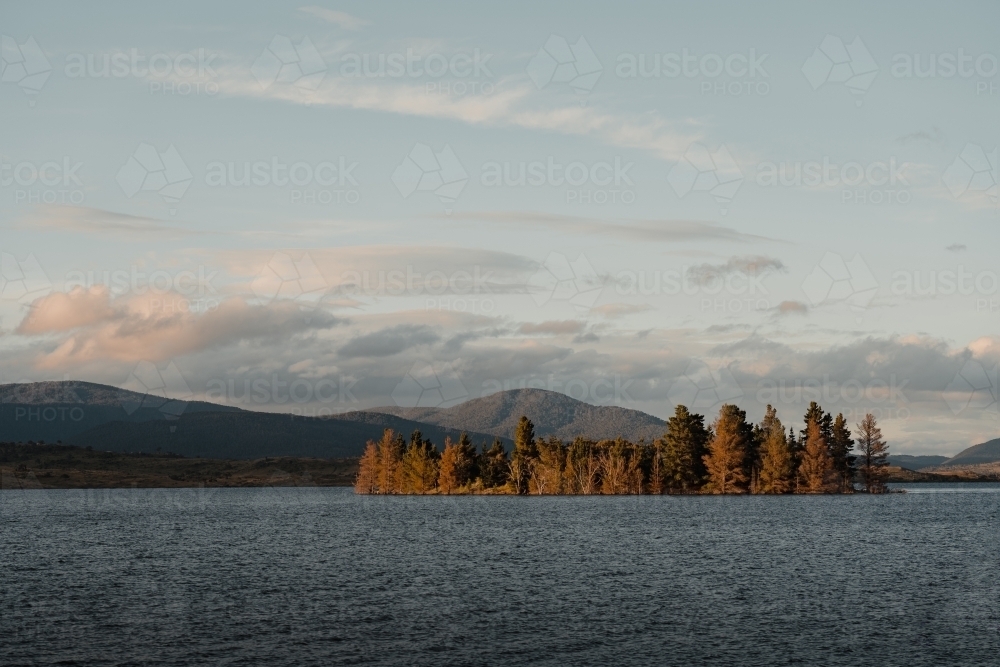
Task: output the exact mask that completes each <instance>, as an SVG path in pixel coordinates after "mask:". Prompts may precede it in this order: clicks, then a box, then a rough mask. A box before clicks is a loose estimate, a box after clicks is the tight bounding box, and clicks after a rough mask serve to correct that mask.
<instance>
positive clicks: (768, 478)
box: [757, 405, 794, 493]
mask: <svg viewBox="0 0 1000 667" xmlns="http://www.w3.org/2000/svg"><path fill="white" fill-rule="evenodd" d="M759 432H760V439H761V464H760V478H759V482H758V485H757V493H788V492H790V491H791V490H792V481H793V479H794V477H793V475H794V466H793V465H792V459H793V453H792V449H791V447H790V446H789V441H788V439H787V438H786V437H785V428H784V427H783V426H782V425H781V420H780V419H778V413H777V411H776V410H775V409H774V408H772V407H771V406H770V405H769V406H767V410H766V412H765V414H764V420H763V421H762V422H761V424H760V429H759Z"/></svg>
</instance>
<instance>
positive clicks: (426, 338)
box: [337, 324, 440, 357]
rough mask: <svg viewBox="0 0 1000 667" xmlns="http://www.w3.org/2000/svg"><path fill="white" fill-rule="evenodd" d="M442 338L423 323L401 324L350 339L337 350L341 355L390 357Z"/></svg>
mask: <svg viewBox="0 0 1000 667" xmlns="http://www.w3.org/2000/svg"><path fill="white" fill-rule="evenodd" d="M438 340H440V336H438V335H437V334H436V333H435V332H434V330H433V329H431V327H429V326H427V325H423V324H418V325H411V324H400V325H397V326H394V327H389V328H387V329H382V330H380V331H376V332H373V333H369V334H363V335H361V336H357V337H356V338H353V339H352V340H350V341H349V342H348V343H347V344H346V345H344V346H342V347H341V348H340V349H339V350H338V351H337V352H338V354H339V355H340V356H341V357H390V356H392V355H394V354H399V353H400V352H403V351H404V350H408V349H410V348H412V347H417V346H419V345H430V344H431V343H436V342H437V341H438Z"/></svg>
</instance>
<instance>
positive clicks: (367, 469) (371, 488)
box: [354, 440, 379, 495]
mask: <svg viewBox="0 0 1000 667" xmlns="http://www.w3.org/2000/svg"><path fill="white" fill-rule="evenodd" d="M378 462H379V459H378V446H377V445H376V444H375V443H374V442H372V441H371V440H369V441H368V444H367V445H365V453H364V454H362V455H361V460H360V461H359V462H358V476H357V477H356V478H355V480H354V492H355V493H359V494H366V495H367V494H373V493H378Z"/></svg>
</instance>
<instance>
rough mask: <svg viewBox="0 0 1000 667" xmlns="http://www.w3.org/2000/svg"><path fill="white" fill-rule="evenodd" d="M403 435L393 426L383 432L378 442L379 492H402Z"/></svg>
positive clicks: (404, 444)
mask: <svg viewBox="0 0 1000 667" xmlns="http://www.w3.org/2000/svg"><path fill="white" fill-rule="evenodd" d="M405 446H406V443H405V441H404V440H403V436H401V435H399V434H398V433H396V432H394V431H393V430H392V429H391V428H387V429H385V431H383V432H382V439H381V440H379V442H378V492H379V493H382V494H388V493H400V492H401V491H402V486H403V465H402V464H403V450H404V449H405Z"/></svg>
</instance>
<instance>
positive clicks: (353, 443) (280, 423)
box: [66, 411, 493, 459]
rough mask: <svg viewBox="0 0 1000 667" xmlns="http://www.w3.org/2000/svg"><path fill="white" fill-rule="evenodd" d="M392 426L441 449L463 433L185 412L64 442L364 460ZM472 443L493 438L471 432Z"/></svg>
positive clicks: (393, 420) (354, 420) (412, 425)
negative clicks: (367, 446) (369, 445)
mask: <svg viewBox="0 0 1000 667" xmlns="http://www.w3.org/2000/svg"><path fill="white" fill-rule="evenodd" d="M386 428H391V429H393V430H395V431H396V432H397V433H401V434H402V435H403V437H404V438H406V439H407V440H408V439H409V437H410V434H411V433H412V432H413V431H415V430H419V431H421V433H422V434H423V437H424V438H428V439H430V440H431V442H433V443H434V444H436V445H437V446H438V448H439V449H440V448H441V446H442V444H443V443H444V439H445V437H451V438H452V439H453V440H457V439H458V437H459V436H460V435H461V432H460V431H458V430H455V429H448V428H442V427H438V426H433V425H429V424H421V423H419V422H415V421H410V420H407V419H402V418H400V417H396V416H393V415H386V414H379V413H375V412H350V413H346V414H343V415H337V416H335V417H323V418H315V417H309V418H306V417H296V416H293V415H290V414H283V413H272V412H249V411H239V412H197V411H196V412H191V413H187V412H185V413H184V414H182V415H181V416H180V418H178V419H175V420H170V421H167V420H162V419H160V420H155V421H146V422H109V423H106V424H102V425H100V426H97V427H96V428H92V429H90V430H89V431H86V432H84V433H81V434H79V435H76V436H74V437H72V438H70V439H69V440H68V442H67V443H66V444H72V445H76V446H78V447H93V448H94V449H97V450H103V451H112V452H156V451H160V452H172V453H174V454H182V455H184V456H200V457H203V458H216V459H257V458H263V457H278V456H296V457H311V458H345V457H351V456H360V455H361V453H362V452H363V451H364V447H365V443H366V442H367V441H368V440H377V439H379V438H380V437H382V431H383V430H384V429H386ZM469 436H470V437H471V438H472V441H473V443H474V444H476V445H477V446H478V445H481V444H483V443H490V442H492V441H493V436H491V435H485V434H482V433H469Z"/></svg>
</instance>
